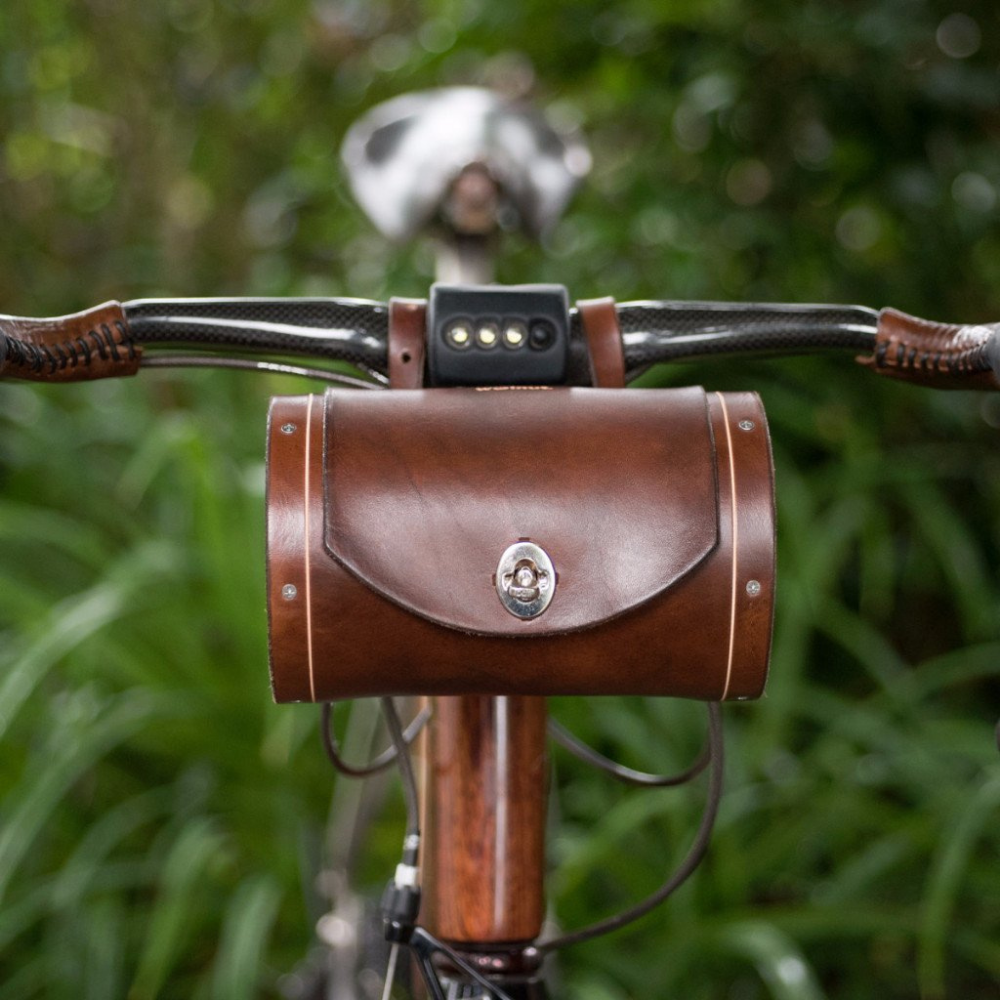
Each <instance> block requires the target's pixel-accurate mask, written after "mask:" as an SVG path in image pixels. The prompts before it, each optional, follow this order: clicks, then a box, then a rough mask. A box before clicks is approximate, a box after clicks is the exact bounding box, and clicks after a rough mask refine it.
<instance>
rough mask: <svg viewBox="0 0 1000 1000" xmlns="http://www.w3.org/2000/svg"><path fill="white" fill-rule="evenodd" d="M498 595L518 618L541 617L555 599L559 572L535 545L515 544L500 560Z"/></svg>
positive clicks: (496, 580) (497, 579) (497, 577)
mask: <svg viewBox="0 0 1000 1000" xmlns="http://www.w3.org/2000/svg"><path fill="white" fill-rule="evenodd" d="M495 582H496V588H497V596H498V597H499V598H500V602H501V603H502V604H503V606H504V607H505V608H506V609H507V610H508V611H509V612H510V613H511V614H512V615H513V616H514V617H515V618H525V619H527V618H537V617H538V616H539V615H540V614H541V613H542V612H543V611H544V610H545V609H546V608H547V607H548V606H549V603H550V602H551V600H552V595H553V594H554V593H555V590H556V571H555V568H554V567H553V565H552V560H551V559H550V558H549V555H548V553H547V552H546V551H545V550H544V549H543V548H542V547H541V546H539V545H535V543H534V542H515V543H514V544H513V545H511V546H510V547H509V548H507V550H506V551H505V552H504V554H503V555H502V556H501V557H500V562H499V564H498V565H497V572H496V578H495Z"/></svg>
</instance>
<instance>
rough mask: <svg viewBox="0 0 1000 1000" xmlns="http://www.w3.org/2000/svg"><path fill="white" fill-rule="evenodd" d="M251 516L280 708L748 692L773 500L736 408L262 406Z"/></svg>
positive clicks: (501, 394)
mask: <svg viewBox="0 0 1000 1000" xmlns="http://www.w3.org/2000/svg"><path fill="white" fill-rule="evenodd" d="M267 520H268V524H267V538H268V604H269V613H270V647H271V681H272V688H273V692H274V697H275V699H276V700H277V701H279V702H287V701H330V700H336V699H341V698H353V697H360V696H370V695H388V694H392V695H398V694H446V695H447V694H471V693H479V694H492V695H505V694H506V695H511V694H535V695H556V694H617V695H621V694H641V695H671V696H679V697H686V698H701V699H708V700H713V701H714V700H723V699H727V698H729V699H732V698H736V699H743V698H756V697H757V696H759V695H760V694H761V692H762V691H763V688H764V682H765V680H766V676H767V662H768V654H769V649H770V642H771V625H772V618H773V614H772V610H773V599H774V492H773V470H772V463H771V451H770V444H769V440H768V432H767V423H766V420H765V417H764V411H763V408H762V406H761V403H760V400H759V398H758V397H757V396H756V395H755V394H752V393H706V392H705V391H704V390H703V389H700V388H687V389H647V390H642V389H629V390H625V389H621V390H618V389H566V388H555V389H544V388H538V389H429V390H423V389H416V390H396V391H392V392H356V391H354V392H352V391H347V390H338V389H331V390H330V391H328V392H327V394H326V396H325V397H321V396H299V397H283V398H278V399H275V400H274V401H273V402H272V405H271V413H270V420H269V429H268V495H267Z"/></svg>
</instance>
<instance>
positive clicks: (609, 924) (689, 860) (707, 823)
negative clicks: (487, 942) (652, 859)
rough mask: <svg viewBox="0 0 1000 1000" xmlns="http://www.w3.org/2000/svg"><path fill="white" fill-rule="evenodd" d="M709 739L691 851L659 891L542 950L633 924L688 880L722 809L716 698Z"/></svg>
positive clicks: (719, 718) (721, 755) (719, 717)
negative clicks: (708, 757) (701, 808)
mask: <svg viewBox="0 0 1000 1000" xmlns="http://www.w3.org/2000/svg"><path fill="white" fill-rule="evenodd" d="M708 739H709V750H710V753H711V755H712V760H711V767H710V769H709V781H708V800H707V802H706V803H705V811H704V813H703V814H702V817H701V824H700V826H699V827H698V834H697V836H696V837H695V839H694V843H693V844H692V845H691V849H690V851H688V854H687V857H686V858H685V859H684V860H683V861H682V862H681V864H680V866H679V867H678V868H677V870H676V871H675V872H674V873H673V875H671V876H670V878H669V879H668V880H667V881H666V882H665V883H664V884H663V885H662V886H661V887H660V888H659V889H658V890H657V891H656V892H654V893H653V894H652V895H651V896H647V897H646V898H645V899H644V900H642V902H640V903H637V904H636V905H635V906H632V907H630V908H629V909H627V910H625V911H623V912H622V913H619V914H616V915H615V916H613V917H608V918H606V919H605V920H599V921H598V922H597V923H594V924H591V925H590V926H589V927H583V928H581V929H580V930H578V931H571V932H570V933H569V934H562V935H560V936H559V937H555V938H552V939H551V940H549V941H543V942H541V943H540V944H539V945H538V946H537V949H538V951H539V952H541V953H543V954H547V953H548V952H551V951H556V950H557V949H559V948H565V947H567V946H568V945H571V944H579V943H580V942H582V941H589V940H590V939H591V938H595V937H600V936H601V935H602V934H610V933H611V932H612V931H616V930H618V929H619V928H621V927H624V926H625V925H626V924H630V923H632V922H633V921H635V920H638V919H639V918H640V917H643V916H645V915H646V914H647V913H649V912H650V910H653V909H655V908H656V907H657V906H659V905H660V904H661V903H662V902H664V901H665V900H666V899H667V898H668V897H669V896H671V895H672V894H673V893H674V892H675V891H676V890H677V889H678V888H679V887H680V886H681V885H683V884H684V882H685V881H687V879H688V877H689V876H690V875H691V874H692V872H694V870H695V869H696V868H697V867H698V865H699V864H700V863H701V860H702V858H703V857H704V856H705V851H706V850H707V849H708V843H709V841H710V840H711V838H712V828H713V827H714V826H715V817H716V816H717V814H718V812H719V800H720V799H721V798H722V776H723V764H724V759H723V758H724V753H723V737H722V713H721V711H720V709H719V705H718V703H717V702H713V703H711V704H710V705H709V706H708Z"/></svg>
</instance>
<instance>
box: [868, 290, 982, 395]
mask: <svg viewBox="0 0 1000 1000" xmlns="http://www.w3.org/2000/svg"><path fill="white" fill-rule="evenodd" d="M998 330H1000V324H998V323H994V324H989V325H981V326H979V325H968V326H957V325H953V324H948V323H934V322H931V321H930V320H926V319H919V318H918V317H916V316H908V315H907V314H906V313H903V312H899V311H898V310H896V309H883V310H882V311H881V312H880V313H879V318H878V329H877V331H876V335H875V350H874V352H873V353H872V354H871V355H870V356H865V357H859V358H858V361H859V362H860V363H861V364H863V365H866V366H868V367H869V368H871V369H872V370H873V371H876V372H878V373H879V374H880V375H887V376H889V377H890V378H895V379H901V380H903V381H906V382H912V383H914V384H915V385H923V386H928V387H930V388H936V389H1000V341H998V339H997V332H998Z"/></svg>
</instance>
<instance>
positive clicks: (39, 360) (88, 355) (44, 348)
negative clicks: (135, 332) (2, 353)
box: [5, 320, 136, 374]
mask: <svg viewBox="0 0 1000 1000" xmlns="http://www.w3.org/2000/svg"><path fill="white" fill-rule="evenodd" d="M114 328H115V330H117V332H118V335H119V339H117V340H116V339H115V333H114V331H113V330H112V329H111V324H108V323H101V324H99V326H96V327H93V328H92V329H90V330H88V331H87V332H86V333H85V334H84V335H83V336H79V337H72V338H69V339H67V340H63V341H57V342H56V343H53V344H43V343H41V344H35V343H31V342H30V341H26V340H18V339H17V338H16V337H10V336H6V337H5V340H6V348H7V351H6V360H7V361H8V363H10V364H14V365H20V366H22V367H29V368H31V370H32V371H33V372H36V373H40V372H43V371H45V370H46V369H47V371H48V373H49V374H53V373H55V372H57V371H63V370H64V369H66V368H76V367H77V366H78V365H80V364H81V363H82V364H83V365H85V366H86V365H89V364H90V363H91V361H92V360H93V357H94V354H95V353H96V354H97V356H98V358H100V360H101V361H122V360H123V358H122V354H121V350H122V349H124V350H125V352H126V359H125V360H128V361H134V360H135V356H136V351H135V344H134V343H133V341H132V338H131V337H130V336H129V331H128V327H127V326H126V325H125V323H124V322H122V321H121V320H115V321H114Z"/></svg>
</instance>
